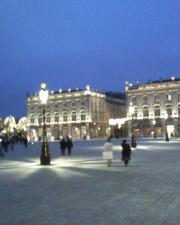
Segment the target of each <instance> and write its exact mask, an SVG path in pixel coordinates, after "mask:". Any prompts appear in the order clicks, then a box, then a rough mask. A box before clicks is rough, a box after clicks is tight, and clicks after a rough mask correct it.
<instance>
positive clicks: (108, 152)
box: [103, 137, 113, 166]
mask: <svg viewBox="0 0 180 225" xmlns="http://www.w3.org/2000/svg"><path fill="white" fill-rule="evenodd" d="M103 159H105V160H107V165H108V166H111V165H112V159H113V144H112V143H111V137H108V139H107V141H106V143H105V144H104V151H103Z"/></svg>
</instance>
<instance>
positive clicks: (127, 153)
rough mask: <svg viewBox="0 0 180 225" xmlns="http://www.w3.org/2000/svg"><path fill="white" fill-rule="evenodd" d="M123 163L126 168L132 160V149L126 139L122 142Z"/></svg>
mask: <svg viewBox="0 0 180 225" xmlns="http://www.w3.org/2000/svg"><path fill="white" fill-rule="evenodd" d="M121 146H122V161H123V162H124V165H125V166H128V163H129V160H131V147H130V145H129V144H128V143H127V142H126V140H125V139H124V140H123V141H122V144H121Z"/></svg>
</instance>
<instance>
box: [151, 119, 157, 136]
mask: <svg viewBox="0 0 180 225" xmlns="http://www.w3.org/2000/svg"><path fill="white" fill-rule="evenodd" d="M152 123H153V131H154V139H155V138H156V133H155V125H156V120H153V121H152Z"/></svg>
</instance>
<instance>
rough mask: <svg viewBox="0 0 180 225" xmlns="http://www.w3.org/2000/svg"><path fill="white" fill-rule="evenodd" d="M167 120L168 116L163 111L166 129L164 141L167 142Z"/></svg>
mask: <svg viewBox="0 0 180 225" xmlns="http://www.w3.org/2000/svg"><path fill="white" fill-rule="evenodd" d="M167 118H168V114H167V112H166V111H165V112H164V119H165V127H166V136H165V140H166V141H169V137H168V130H167Z"/></svg>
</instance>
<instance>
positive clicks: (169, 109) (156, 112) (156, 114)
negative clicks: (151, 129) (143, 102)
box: [134, 105, 180, 118]
mask: <svg viewBox="0 0 180 225" xmlns="http://www.w3.org/2000/svg"><path fill="white" fill-rule="evenodd" d="M142 111H143V117H146V118H147V117H149V108H148V107H143V109H142ZM166 112H167V114H168V116H169V117H171V116H172V106H171V105H167V106H166ZM137 115H138V109H137V107H135V113H134V116H135V117H137ZM160 116H161V109H160V106H155V107H154V117H160ZM178 116H180V105H178Z"/></svg>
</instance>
